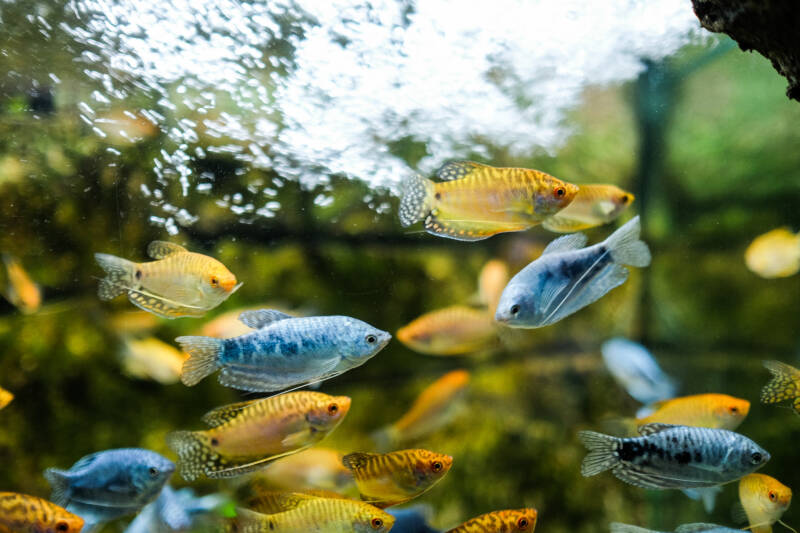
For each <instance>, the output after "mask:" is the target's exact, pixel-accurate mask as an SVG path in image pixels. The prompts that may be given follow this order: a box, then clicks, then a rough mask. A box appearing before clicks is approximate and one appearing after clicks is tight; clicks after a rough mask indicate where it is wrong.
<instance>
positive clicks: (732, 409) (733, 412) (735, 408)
mask: <svg viewBox="0 0 800 533" xmlns="http://www.w3.org/2000/svg"><path fill="white" fill-rule="evenodd" d="M738 412H739V408H738V407H736V406H735V405H734V406H733V407H731V414H734V415H735V414H736V413H738Z"/></svg>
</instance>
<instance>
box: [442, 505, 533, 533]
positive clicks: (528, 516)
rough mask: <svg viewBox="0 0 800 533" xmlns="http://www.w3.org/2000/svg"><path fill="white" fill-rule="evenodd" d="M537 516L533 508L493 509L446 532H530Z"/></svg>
mask: <svg viewBox="0 0 800 533" xmlns="http://www.w3.org/2000/svg"><path fill="white" fill-rule="evenodd" d="M537 518H538V513H537V511H536V509H533V508H529V509H516V510H503V511H493V512H491V513H486V514H482V515H480V516H476V517H475V518H471V519H469V520H467V521H466V522H464V523H463V524H461V525H460V526H458V527H456V528H453V529H450V530H448V531H447V532H446V533H496V532H503V533H522V532H525V533H530V532H532V531H533V530H534V529H535V528H536V521H537ZM521 520H524V522H521Z"/></svg>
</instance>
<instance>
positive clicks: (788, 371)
mask: <svg viewBox="0 0 800 533" xmlns="http://www.w3.org/2000/svg"><path fill="white" fill-rule="evenodd" d="M763 364H764V368H766V369H767V370H769V371H770V372H771V373H772V379H771V380H770V381H769V383H767V384H766V385H764V388H763V389H761V403H767V404H769V403H781V402H786V401H791V403H792V407H793V408H794V410H795V412H796V413H797V414H800V370H797V369H796V368H795V367H793V366H790V365H787V364H786V363H782V362H780V361H764V362H763Z"/></svg>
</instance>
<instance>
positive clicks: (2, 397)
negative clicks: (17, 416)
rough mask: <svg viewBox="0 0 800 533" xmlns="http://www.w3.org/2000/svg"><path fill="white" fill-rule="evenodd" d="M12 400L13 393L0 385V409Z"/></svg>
mask: <svg viewBox="0 0 800 533" xmlns="http://www.w3.org/2000/svg"><path fill="white" fill-rule="evenodd" d="M13 400H14V395H13V394H12V393H11V392H9V391H7V390H5V389H4V388H2V387H0V409H3V408H4V407H6V406H7V405H8V404H10V403H11V402H12V401H13Z"/></svg>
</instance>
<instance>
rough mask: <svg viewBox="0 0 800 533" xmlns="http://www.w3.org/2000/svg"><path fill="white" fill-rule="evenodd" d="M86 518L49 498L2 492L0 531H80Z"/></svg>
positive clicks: (6, 532)
mask: <svg viewBox="0 0 800 533" xmlns="http://www.w3.org/2000/svg"><path fill="white" fill-rule="evenodd" d="M81 529H83V518H81V517H79V516H76V515H74V514H72V513H70V512H69V511H67V510H66V509H62V508H61V507H59V506H58V505H56V504H54V503H51V502H49V501H47V500H43V499H41V498H37V497H36V496H28V495H26V494H17V493H14V492H0V533H78V532H79V531H80V530H81Z"/></svg>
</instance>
